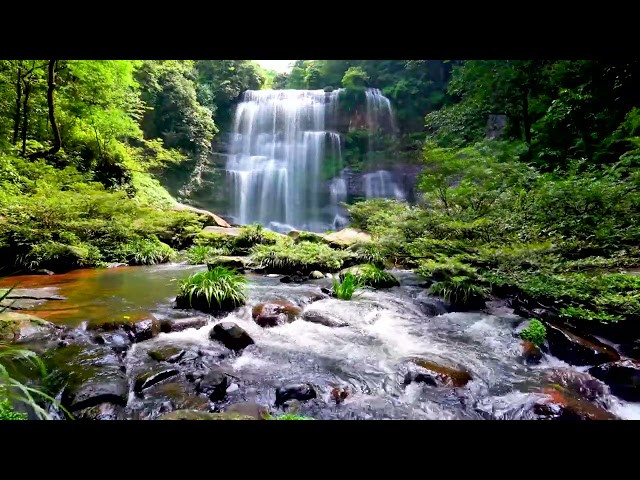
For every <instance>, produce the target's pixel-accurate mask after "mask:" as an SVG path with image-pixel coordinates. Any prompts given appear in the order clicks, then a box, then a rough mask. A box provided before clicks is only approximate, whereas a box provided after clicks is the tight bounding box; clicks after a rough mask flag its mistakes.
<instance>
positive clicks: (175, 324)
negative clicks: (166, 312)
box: [159, 317, 209, 333]
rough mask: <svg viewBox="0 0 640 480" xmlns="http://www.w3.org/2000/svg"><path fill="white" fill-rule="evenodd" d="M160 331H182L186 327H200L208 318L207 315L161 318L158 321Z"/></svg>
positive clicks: (207, 321)
mask: <svg viewBox="0 0 640 480" xmlns="http://www.w3.org/2000/svg"><path fill="white" fill-rule="evenodd" d="M159 323H160V331H161V332H162V333H169V332H182V331H183V330H186V329H188V328H202V327H204V326H205V325H206V324H207V323H209V320H208V318H207V317H188V318H163V319H162V320H160V321H159Z"/></svg>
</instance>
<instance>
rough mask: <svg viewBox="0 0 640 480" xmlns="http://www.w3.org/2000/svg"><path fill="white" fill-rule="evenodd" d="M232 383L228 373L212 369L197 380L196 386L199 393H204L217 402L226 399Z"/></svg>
mask: <svg viewBox="0 0 640 480" xmlns="http://www.w3.org/2000/svg"><path fill="white" fill-rule="evenodd" d="M230 383H231V382H230V378H229V376H228V375H227V374H226V373H223V372H220V371H215V370H210V371H208V372H207V373H205V374H204V375H202V376H201V377H200V378H199V379H197V380H196V382H195V387H196V391H197V392H198V393H204V394H205V395H207V396H208V397H209V398H210V399H211V400H212V401H214V402H216V401H220V400H222V399H224V397H225V396H226V394H227V388H228V387H229V385H230Z"/></svg>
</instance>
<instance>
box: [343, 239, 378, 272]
mask: <svg viewBox="0 0 640 480" xmlns="http://www.w3.org/2000/svg"><path fill="white" fill-rule="evenodd" d="M347 251H348V252H350V253H351V254H352V255H353V259H354V261H355V262H356V263H371V264H373V265H375V266H376V267H378V268H384V263H385V260H386V259H385V255H384V249H383V248H382V247H381V246H380V245H377V244H376V243H374V242H356V243H354V244H353V245H350V246H349V247H348V248H347Z"/></svg>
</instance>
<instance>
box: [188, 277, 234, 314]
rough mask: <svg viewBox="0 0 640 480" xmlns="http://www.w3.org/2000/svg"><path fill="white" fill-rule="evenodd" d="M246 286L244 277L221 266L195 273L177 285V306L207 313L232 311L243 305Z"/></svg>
mask: <svg viewBox="0 0 640 480" xmlns="http://www.w3.org/2000/svg"><path fill="white" fill-rule="evenodd" d="M246 285H247V279H246V278H245V277H243V276H242V275H239V274H238V273H236V271H235V270H232V269H228V268H225V267H215V268H213V269H211V270H207V271H206V272H200V273H195V274H193V275H191V276H189V277H188V278H186V279H185V280H183V281H182V282H181V283H180V290H179V292H178V296H177V297H176V303H177V307H178V308H195V309H197V310H201V311H203V312H211V313H213V312H216V311H228V310H233V309H234V308H236V307H239V306H241V305H244V304H245V303H246V298H247V297H246Z"/></svg>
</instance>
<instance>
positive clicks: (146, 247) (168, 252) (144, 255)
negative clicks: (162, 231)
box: [121, 238, 176, 265]
mask: <svg viewBox="0 0 640 480" xmlns="http://www.w3.org/2000/svg"><path fill="white" fill-rule="evenodd" d="M175 258H176V252H175V250H173V249H172V248H171V247H170V246H169V245H167V244H166V243H162V242H161V241H159V240H158V239H157V238H146V239H141V240H134V241H133V242H130V243H127V244H125V245H124V246H123V247H122V250H121V259H122V260H123V261H126V262H127V263H128V264H129V265H155V264H157V263H166V262H170V261H172V260H175Z"/></svg>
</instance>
